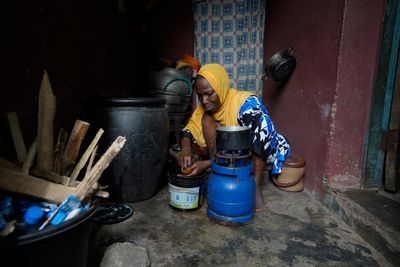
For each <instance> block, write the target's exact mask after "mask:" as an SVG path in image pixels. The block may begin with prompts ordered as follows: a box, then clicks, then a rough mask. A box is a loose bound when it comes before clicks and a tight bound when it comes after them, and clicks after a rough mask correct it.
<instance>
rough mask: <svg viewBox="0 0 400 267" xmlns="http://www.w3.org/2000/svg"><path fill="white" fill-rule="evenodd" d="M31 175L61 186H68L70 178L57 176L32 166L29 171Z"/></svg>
mask: <svg viewBox="0 0 400 267" xmlns="http://www.w3.org/2000/svg"><path fill="white" fill-rule="evenodd" d="M31 174H33V175H34V176H37V177H40V178H43V179H45V180H48V181H51V182H55V183H57V184H62V185H69V181H70V178H69V177H67V176H62V175H58V174H57V173H54V172H51V171H48V170H43V169H40V168H39V167H38V166H34V167H33V168H32V169H31Z"/></svg>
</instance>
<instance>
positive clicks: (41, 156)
mask: <svg viewBox="0 0 400 267" xmlns="http://www.w3.org/2000/svg"><path fill="white" fill-rule="evenodd" d="M55 112H56V97H55V96H54V94H53V90H52V89H51V85H50V81H49V76H48V75H47V72H46V71H45V72H44V74H43V79H42V83H41V85H40V91H39V112H38V152H37V164H38V166H39V167H40V168H41V169H44V170H49V171H51V170H52V169H53V157H54V147H53V146H54V134H53V130H54V128H53V127H54V126H53V122H54V116H55Z"/></svg>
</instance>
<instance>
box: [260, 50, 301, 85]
mask: <svg viewBox="0 0 400 267" xmlns="http://www.w3.org/2000/svg"><path fill="white" fill-rule="evenodd" d="M296 65H297V62H296V58H295V57H294V56H293V50H292V49H291V48H289V49H287V50H281V51H279V52H277V53H276V54H274V55H273V56H272V57H271V58H270V59H269V60H268V62H267V64H266V66H265V71H264V74H263V77H262V79H263V80H266V79H267V78H271V79H272V80H274V81H284V80H287V79H288V78H289V77H290V75H291V74H292V72H293V71H294V69H295V67H296Z"/></svg>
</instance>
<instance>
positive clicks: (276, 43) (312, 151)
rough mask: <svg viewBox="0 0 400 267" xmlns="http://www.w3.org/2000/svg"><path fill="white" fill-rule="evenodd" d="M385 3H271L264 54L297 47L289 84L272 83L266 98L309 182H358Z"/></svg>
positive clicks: (313, 185)
mask: <svg viewBox="0 0 400 267" xmlns="http://www.w3.org/2000/svg"><path fill="white" fill-rule="evenodd" d="M384 4H385V3H384V1H373V0H365V1H361V0H360V1H345V0H343V1H318V0H311V1H300V0H299V1H288V0H287V1H285V0H283V1H277V0H276V1H275V0H270V1H267V16H266V34H265V60H267V59H268V58H269V57H270V56H271V55H272V54H274V53H275V52H277V51H278V50H280V49H285V48H287V47H289V46H293V48H294V50H295V56H296V58H297V60H298V66H297V68H296V70H295V72H294V73H293V75H292V77H291V78H290V80H289V81H287V82H286V83H284V84H283V83H276V82H273V81H270V80H269V81H266V82H265V84H264V86H265V88H264V94H263V101H264V102H265V103H266V104H267V106H268V107H269V109H270V111H271V114H272V118H273V119H274V121H275V123H276V127H277V128H278V130H280V131H281V132H282V133H283V134H284V135H286V136H287V137H288V139H289V141H290V143H291V145H292V148H293V151H294V153H299V154H301V155H303V156H304V157H305V158H306V160H307V167H306V186H307V187H308V188H310V189H311V190H313V191H314V192H316V193H317V194H318V195H321V194H323V192H324V188H325V185H328V184H329V186H330V187H335V188H343V187H359V181H360V179H361V178H362V166H363V161H364V154H365V150H364V142H365V134H366V129H367V122H368V112H369V104H370V96H371V92H372V88H373V82H374V75H375V66H376V62H377V53H378V49H379V41H380V31H381V28H380V27H381V23H382V18H383V10H384Z"/></svg>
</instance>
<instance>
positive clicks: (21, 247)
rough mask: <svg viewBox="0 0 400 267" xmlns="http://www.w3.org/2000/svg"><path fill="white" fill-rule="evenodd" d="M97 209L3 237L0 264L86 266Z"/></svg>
mask: <svg viewBox="0 0 400 267" xmlns="http://www.w3.org/2000/svg"><path fill="white" fill-rule="evenodd" d="M95 210H96V206H92V207H91V208H90V209H89V210H87V211H85V212H83V213H81V214H79V215H78V216H76V217H74V218H72V219H70V220H68V221H66V222H63V223H62V224H60V225H49V226H47V227H46V228H44V229H43V230H41V231H38V230H37V228H38V227H39V226H37V227H35V228H31V229H29V230H28V231H26V233H21V234H20V235H11V236H7V237H5V238H3V239H1V242H0V261H1V262H2V264H1V265H2V266H21V267H24V266H27V267H30V266H32V267H35V266H42V267H43V266H44V267H46V266H49V267H50V266H52V267H53V266H57V267H64V266H65V267H71V266H74V267H75V266H76V267H84V266H87V262H88V248H89V232H90V224H91V223H90V218H91V216H92V215H93V213H94V212H95ZM7 264H8V265H7Z"/></svg>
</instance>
